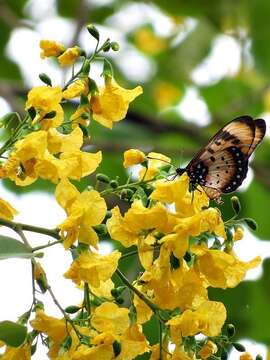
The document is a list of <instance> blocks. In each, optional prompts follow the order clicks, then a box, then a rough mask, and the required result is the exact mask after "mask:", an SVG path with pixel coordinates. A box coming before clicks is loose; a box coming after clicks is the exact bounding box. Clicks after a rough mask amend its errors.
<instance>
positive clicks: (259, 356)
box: [255, 354, 263, 360]
mask: <svg viewBox="0 0 270 360" xmlns="http://www.w3.org/2000/svg"><path fill="white" fill-rule="evenodd" d="M255 360H263V357H262V356H261V355H259V354H258V355H257V356H256V357H255Z"/></svg>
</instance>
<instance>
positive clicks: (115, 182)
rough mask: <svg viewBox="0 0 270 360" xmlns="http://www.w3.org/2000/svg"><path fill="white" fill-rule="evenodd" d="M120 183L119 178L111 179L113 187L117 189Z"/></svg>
mask: <svg viewBox="0 0 270 360" xmlns="http://www.w3.org/2000/svg"><path fill="white" fill-rule="evenodd" d="M118 185H119V183H118V181H117V180H111V181H110V186H111V187H112V188H113V189H116V188H117V187H118Z"/></svg>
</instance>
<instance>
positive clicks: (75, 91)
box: [63, 79, 89, 99]
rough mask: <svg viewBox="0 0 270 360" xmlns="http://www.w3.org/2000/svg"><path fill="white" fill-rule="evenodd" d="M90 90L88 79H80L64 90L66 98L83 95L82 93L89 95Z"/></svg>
mask: <svg viewBox="0 0 270 360" xmlns="http://www.w3.org/2000/svg"><path fill="white" fill-rule="evenodd" d="M88 92H89V88H88V84H87V80H85V79H78V80H76V81H74V82H73V83H72V84H70V85H69V86H68V88H67V89H66V90H65V91H63V98H64V99H74V98H76V97H79V96H81V95H82V94H84V95H87V94H88Z"/></svg>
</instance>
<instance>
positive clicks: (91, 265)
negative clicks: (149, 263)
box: [64, 250, 121, 287]
mask: <svg viewBox="0 0 270 360" xmlns="http://www.w3.org/2000/svg"><path fill="white" fill-rule="evenodd" d="M120 257H121V253H120V252H119V251H117V250H115V251H113V252H112V253H111V254H109V255H100V254H95V253H92V252H83V253H82V254H81V255H80V256H79V257H78V258H77V259H76V260H74V261H73V263H72V265H71V267H70V268H69V270H68V271H67V272H66V273H65V274H64V276H65V277H66V278H68V279H71V280H72V281H73V282H75V283H76V284H77V285H80V283H81V281H85V282H87V283H89V285H90V286H94V287H99V286H100V284H101V282H102V281H106V280H108V279H110V278H111V276H112V274H113V273H114V272H115V270H116V268H117V265H118V260H119V259H120Z"/></svg>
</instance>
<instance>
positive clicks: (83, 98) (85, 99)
mask: <svg viewBox="0 0 270 360" xmlns="http://www.w3.org/2000/svg"><path fill="white" fill-rule="evenodd" d="M80 105H81V106H85V105H89V100H88V97H87V96H86V95H84V94H81V97H80Z"/></svg>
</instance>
